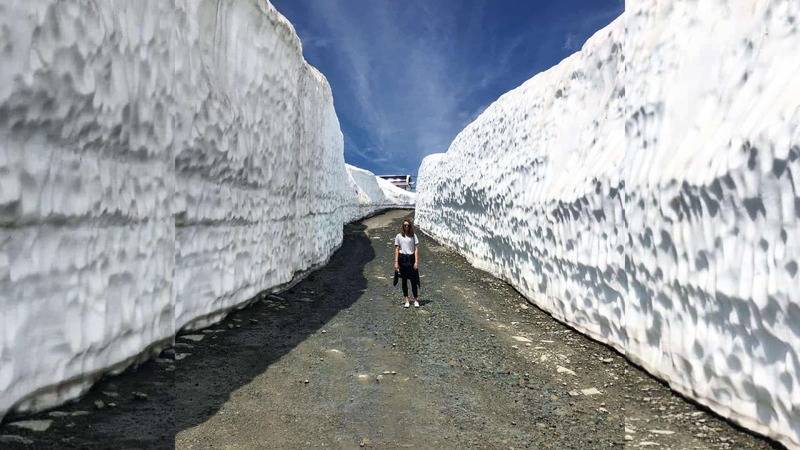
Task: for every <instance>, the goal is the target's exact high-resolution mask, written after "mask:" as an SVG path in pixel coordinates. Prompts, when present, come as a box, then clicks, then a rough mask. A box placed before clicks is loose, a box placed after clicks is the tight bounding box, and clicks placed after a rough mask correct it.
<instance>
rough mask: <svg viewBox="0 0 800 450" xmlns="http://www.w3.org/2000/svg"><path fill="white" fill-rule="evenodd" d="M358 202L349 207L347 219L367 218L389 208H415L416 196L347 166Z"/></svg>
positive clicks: (373, 175) (367, 172)
mask: <svg viewBox="0 0 800 450" xmlns="http://www.w3.org/2000/svg"><path fill="white" fill-rule="evenodd" d="M346 167H347V173H348V175H349V176H350V180H351V185H352V189H353V191H354V192H355V198H356V202H354V203H351V204H350V205H349V210H348V213H347V214H346V217H348V218H350V217H353V218H358V217H366V216H368V215H371V214H374V213H375V212H377V211H380V210H383V209H387V208H409V207H410V208H413V207H414V203H415V201H416V194H415V193H413V192H408V191H405V190H403V189H400V188H398V187H397V186H395V185H393V184H392V183H390V182H388V181H386V180H384V179H382V178H379V177H376V176H375V174H373V173H372V172H370V171H368V170H364V169H361V168H358V167H355V166H351V165H349V164H346Z"/></svg>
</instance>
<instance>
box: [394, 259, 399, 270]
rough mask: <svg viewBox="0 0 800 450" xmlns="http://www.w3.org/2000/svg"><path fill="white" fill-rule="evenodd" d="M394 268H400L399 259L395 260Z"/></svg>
mask: <svg viewBox="0 0 800 450" xmlns="http://www.w3.org/2000/svg"><path fill="white" fill-rule="evenodd" d="M394 270H400V264H398V263H397V261H395V262H394Z"/></svg>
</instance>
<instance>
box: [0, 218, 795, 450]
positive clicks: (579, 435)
mask: <svg viewBox="0 0 800 450" xmlns="http://www.w3.org/2000/svg"><path fill="white" fill-rule="evenodd" d="M411 215H412V213H411V212H410V211H390V212H388V213H385V214H381V215H379V216H375V217H373V218H370V219H368V220H365V221H362V222H360V223H357V224H351V225H348V226H346V227H345V239H344V243H343V245H342V248H341V249H340V250H339V251H338V252H336V253H335V254H334V256H333V257H332V259H331V261H330V263H329V264H328V265H326V266H325V267H323V268H321V269H320V270H318V271H316V272H314V273H312V274H311V275H309V276H308V277H307V278H305V279H304V280H303V281H301V282H300V283H298V284H296V285H295V286H294V287H292V288H291V289H289V290H287V291H285V292H282V293H280V294H276V295H262V296H260V297H259V300H258V301H256V302H254V303H253V304H252V305H251V306H249V307H247V308H244V309H242V310H239V311H236V312H234V313H232V314H231V315H229V316H228V317H227V318H226V319H225V320H224V321H223V322H221V323H219V324H216V325H214V326H212V327H210V328H208V329H205V330H201V331H197V332H192V333H189V334H185V335H182V336H179V337H178V338H177V339H176V344H175V347H174V348H173V349H170V350H168V351H166V352H164V353H163V354H162V355H161V356H162V357H161V358H159V359H157V360H154V361H151V362H148V363H146V364H144V365H142V366H140V367H138V368H137V369H135V370H129V371H127V372H126V373H125V374H122V375H120V376H116V377H109V378H107V379H106V380H104V381H102V382H100V383H99V384H98V385H97V386H96V387H95V388H94V389H92V391H91V392H90V393H89V394H87V396H85V397H84V398H83V399H82V400H81V401H79V402H75V403H71V404H69V405H66V406H63V407H60V408H58V409H57V410H56V411H51V412H44V413H41V414H38V415H36V416H34V417H31V418H26V420H33V421H38V422H34V425H31V424H30V423H29V424H28V425H29V427H30V426H32V427H34V428H35V427H36V426H35V424H36V423H38V424H39V425H40V427H39V428H41V426H44V425H45V422H46V425H47V430H45V431H33V430H30V429H28V428H20V427H16V426H14V425H13V424H9V423H6V424H4V425H2V426H0V448H17V447H19V448H115V449H125V448H173V447H177V448H181V449H206V448H227V449H250V448H281V449H286V448H316V447H328V448H330V447H332V448H360V447H366V448H458V449H463V448H503V449H510V448H557V449H570V448H572V449H589V448H611V447H616V448H623V447H625V448H639V447H642V448H644V447H648V448H658V449H664V448H676V449H678V448H679V449H691V448H697V449H706V448H712V449H733V448H736V449H766V448H780V447H778V446H777V445H776V444H772V443H770V442H768V441H765V440H762V439H760V438H758V437H755V436H753V435H751V434H749V433H747V432H744V431H742V430H740V429H738V428H736V427H734V426H732V425H730V424H729V423H727V422H725V421H723V420H721V419H719V418H717V417H716V416H714V415H713V414H711V413H708V412H707V411H706V410H704V409H702V408H699V407H697V406H696V405H693V404H692V403H690V402H687V401H686V400H684V399H683V398H681V397H680V396H678V395H676V394H674V393H672V392H671V391H670V390H669V389H668V388H666V387H665V386H664V385H663V384H661V383H659V382H657V381H655V380H654V379H652V378H650V377H649V376H648V375H646V374H645V373H644V372H642V371H641V370H639V369H638V368H636V367H634V366H632V365H631V364H629V363H628V362H626V360H625V359H624V358H622V357H621V356H619V355H618V354H617V353H616V352H614V351H613V350H611V349H609V348H607V347H605V346H603V345H601V344H598V343H596V342H594V341H591V340H589V339H587V338H585V337H583V336H581V335H580V334H578V333H576V332H574V331H573V330H572V329H570V328H568V327H566V326H564V325H562V324H560V323H558V322H557V321H555V320H553V319H552V318H551V317H550V316H549V315H547V314H546V313H544V312H542V311H540V310H539V309H537V308H536V307H534V306H532V305H529V304H528V303H527V302H526V301H525V299H524V298H522V297H521V296H520V295H519V294H518V293H517V292H516V291H514V290H513V289H512V288H511V287H510V286H508V285H507V284H505V283H503V282H500V281H498V280H497V279H494V278H493V277H491V276H490V275H488V274H486V273H484V272H481V271H479V270H477V269H475V268H473V267H471V266H470V265H469V264H468V263H467V262H466V261H465V260H464V259H463V258H462V257H460V256H459V255H457V254H455V253H454V252H453V251H452V250H450V249H448V248H446V247H443V246H441V245H439V244H437V243H436V242H435V241H433V240H432V239H430V238H428V237H426V236H423V235H420V240H421V245H422V264H421V270H420V273H421V274H422V279H421V280H422V289H421V298H422V307H421V308H419V309H414V308H411V309H403V308H401V307H400V304H401V303H400V300H401V299H400V296H401V294H400V290H399V286H398V287H393V286H392V284H391V275H392V268H391V261H392V259H391V258H392V245H391V243H392V241H393V239H394V236H395V234H396V233H397V230H398V228H399V225H400V222H401V220H402V219H403V218H405V217H410V216H411Z"/></svg>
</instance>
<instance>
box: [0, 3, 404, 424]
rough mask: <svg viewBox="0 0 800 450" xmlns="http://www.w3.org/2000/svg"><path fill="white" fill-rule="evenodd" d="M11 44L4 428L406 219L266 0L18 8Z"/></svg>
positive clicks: (9, 7)
mask: <svg viewBox="0 0 800 450" xmlns="http://www.w3.org/2000/svg"><path fill="white" fill-rule="evenodd" d="M0 41H1V42H3V46H2V49H0V51H1V52H2V61H3V64H2V66H0V418H2V417H3V416H4V415H5V414H6V413H9V412H12V413H26V412H32V411H37V410H41V409H44V408H47V407H50V406H53V405H56V404H58V403H61V402H63V401H65V400H68V399H70V398H74V397H76V396H78V395H80V394H81V393H83V392H84V391H85V390H86V389H88V387H89V386H90V385H91V384H92V383H93V382H94V381H96V380H97V379H98V378H99V377H100V376H101V375H103V374H105V373H115V372H119V371H121V370H123V369H124V368H125V367H127V366H128V365H130V364H132V363H135V362H137V361H139V360H143V359H146V358H148V357H149V356H151V355H152V354H154V353H156V352H158V351H159V350H160V349H161V348H163V347H164V346H166V345H169V344H170V342H171V341H172V339H173V336H174V335H175V333H176V331H178V330H180V329H182V328H196V327H200V326H204V325H207V324H209V323H211V322H213V321H215V320H219V319H220V318H221V317H222V316H224V314H225V313H226V312H228V311H229V310H230V309H232V308H234V307H237V306H241V305H242V304H243V303H245V302H247V301H248V300H249V299H251V298H253V296H255V295H256V294H257V293H259V292H262V291H265V290H277V289H280V288H282V287H283V286H286V285H287V284H288V283H291V282H292V281H293V280H296V279H297V278H298V277H299V276H301V275H302V274H303V273H305V272H307V271H308V270H311V269H313V268H315V267H317V266H319V265H321V264H324V263H325V262H326V261H327V259H328V258H329V257H330V255H331V254H332V253H333V251H334V250H335V249H336V248H338V246H339V245H340V244H341V241H342V225H343V224H344V223H347V222H349V221H352V220H356V219H358V218H360V217H361V216H363V215H368V214H372V213H374V212H375V211H376V210H378V209H382V208H387V207H391V206H393V205H392V204H391V202H390V201H387V199H386V195H383V194H382V191H381V190H379V189H375V186H377V181H376V180H375V177H374V176H372V175H371V174H370V173H369V172H367V171H361V170H360V169H359V173H360V174H361V175H360V176H359V177H358V178H357V179H354V177H352V176H351V175H350V173H349V172H348V171H347V170H346V168H345V164H344V158H343V151H342V145H343V144H342V135H341V132H340V129H339V123H338V120H337V118H336V113H335V111H334V107H333V100H332V96H331V91H330V87H329V86H328V83H327V81H326V80H325V78H324V77H323V76H322V75H321V74H320V73H319V72H317V71H316V70H315V69H314V68H313V67H311V66H309V65H308V64H307V63H306V62H305V61H304V60H303V58H302V55H301V48H300V41H299V39H298V37H297V35H296V34H295V32H294V30H293V28H292V26H291V24H289V23H288V22H287V21H286V19H285V18H283V17H282V16H281V15H280V14H278V13H277V12H276V11H275V9H274V8H273V7H272V6H271V5H270V4H269V3H268V2H266V1H265V0H258V1H257V0H241V1H239V0H137V1H135V2H131V1H128V0H107V1H102V2H85V1H82V0H40V1H35V2H29V1H23V0H19V1H11V2H10V3H9V2H3V4H0ZM370 176H372V179H371V181H370ZM358 183H366V184H367V185H368V186H365V187H360V185H358ZM31 355H36V357H33V358H32V357H31Z"/></svg>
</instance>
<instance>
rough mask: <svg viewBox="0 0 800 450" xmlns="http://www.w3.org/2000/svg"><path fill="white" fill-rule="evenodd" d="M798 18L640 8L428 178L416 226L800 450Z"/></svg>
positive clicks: (440, 159) (461, 141) (756, 4)
mask: <svg viewBox="0 0 800 450" xmlns="http://www.w3.org/2000/svg"><path fill="white" fill-rule="evenodd" d="M798 23H800V4H798V3H797V2H796V1H792V0H759V1H753V2H740V1H736V0H722V1H717V2H661V1H656V0H637V1H629V2H627V4H626V11H625V13H624V14H623V16H622V17H620V18H618V19H617V20H616V21H614V22H613V23H612V24H610V25H609V26H608V27H607V28H605V29H603V30H601V31H599V32H598V33H597V34H596V35H595V36H593V37H592V38H591V39H590V40H589V41H588V42H587V43H586V44H585V45H584V47H583V48H582V50H581V51H580V52H578V53H576V54H574V55H572V56H570V57H568V58H567V59H565V60H564V61H562V62H561V63H560V64H559V65H557V66H555V67H553V68H552V69H550V70H548V71H546V72H543V73H541V74H538V75H536V76H535V77H533V78H532V79H530V80H528V81H527V82H525V83H524V84H523V85H522V86H520V87H518V88H517V89H515V90H513V91H511V92H509V93H507V94H505V95H503V96H502V97H501V98H500V99H498V100H497V101H496V102H495V103H494V104H492V105H491V106H490V107H489V108H487V110H486V111H485V112H484V113H483V114H482V115H481V116H480V117H478V118H477V119H476V120H475V121H474V122H473V123H472V124H470V125H469V126H467V128H465V129H464V130H463V131H462V132H461V133H460V134H459V135H458V136H457V137H456V138H455V140H454V141H453V143H452V144H451V146H450V148H449V150H448V151H447V152H446V153H444V154H436V155H431V156H429V157H428V158H426V159H425V160H424V161H423V163H422V166H421V167H420V171H419V181H418V199H417V224H418V225H419V226H420V227H421V229H423V231H425V232H427V233H430V234H431V235H433V236H434V237H436V238H438V239H440V240H442V241H443V242H446V243H448V244H449V245H452V246H453V247H455V248H456V249H458V250H459V251H460V252H461V253H463V254H464V255H465V256H466V257H467V258H468V259H469V260H470V261H471V262H472V263H473V264H474V265H476V266H477V267H479V268H482V269H485V270H487V271H490V272H492V273H493V274H495V275H497V276H499V277H501V278H503V279H505V280H507V281H509V282H510V283H511V284H513V285H514V286H515V287H517V288H518V289H519V290H520V292H522V293H523V294H524V295H526V296H527V297H528V298H529V299H530V300H531V301H532V302H534V303H536V304H537V305H539V306H541V307H542V308H544V309H546V310H547V311H549V312H551V313H552V314H553V315H554V316H555V317H556V318H558V319H559V320H562V321H564V322H566V323H569V324H570V325H572V326H574V327H576V328H577V329H579V330H581V331H583V332H584V333H586V334H588V335H590V336H592V337H594V338H596V339H598V340H600V341H603V342H606V343H608V344H610V345H612V346H614V347H615V348H616V349H618V350H619V351H620V352H622V353H624V354H625V355H626V356H627V357H628V358H630V359H631V360H633V361H635V362H636V363H638V364H640V365H641V366H643V367H645V368H646V369H647V370H649V371H650V372H651V373H653V374H655V375H656V376H658V377H659V378H662V379H664V380H666V381H667V382H669V384H670V385H671V386H672V387H673V388H674V389H676V390H678V391H680V392H682V393H683V394H685V395H687V396H689V397H691V398H694V399H695V400H697V401H698V402H700V403H703V404H705V405H707V406H709V407H710V408H712V409H714V410H715V411H716V412H718V413H720V414H721V415H723V416H726V417H729V418H731V419H733V420H734V421H736V422H738V423H740V424H741V425H743V426H745V427H748V428H750V429H752V430H755V431H757V432H759V433H762V434H764V435H767V436H769V437H772V438H774V439H776V440H779V441H780V442H782V443H784V444H785V445H787V446H789V447H792V448H800V326H798V324H799V323H800V290H799V289H798V286H800V273H798V263H800V225H799V224H800V191H799V190H798V186H800V78H798V77H797V76H796V74H797V73H798V71H799V70H800V53H798V51H799V50H798V49H800V29H798Z"/></svg>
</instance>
